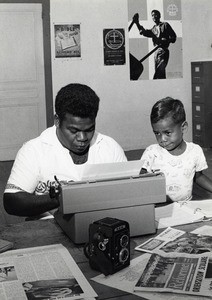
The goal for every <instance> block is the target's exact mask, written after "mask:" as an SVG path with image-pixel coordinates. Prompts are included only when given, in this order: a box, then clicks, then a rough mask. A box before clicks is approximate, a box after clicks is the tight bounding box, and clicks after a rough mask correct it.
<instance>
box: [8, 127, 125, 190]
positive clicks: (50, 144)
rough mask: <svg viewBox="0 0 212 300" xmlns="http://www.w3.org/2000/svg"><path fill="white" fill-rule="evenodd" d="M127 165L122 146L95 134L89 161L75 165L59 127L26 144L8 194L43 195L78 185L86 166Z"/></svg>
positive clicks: (17, 159)
mask: <svg viewBox="0 0 212 300" xmlns="http://www.w3.org/2000/svg"><path fill="white" fill-rule="evenodd" d="M123 161H127V158H126V156H125V154H124V151H123V149H122V148H121V146H120V145H119V144H118V143H117V142H116V141H115V140H114V139H112V138H111V137H109V136H106V135H103V134H101V133H98V132H95V133H94V136H93V139H92V140H91V143H90V148H89V154H88V160H87V162H86V163H84V164H82V165H77V164H74V162H73V160H72V158H71V155H70V153H69V150H68V149H66V148H65V147H63V146H62V144H61V143H60V142H59V140H58V138H57V135H56V127H55V126H53V127H50V128H47V129H46V130H45V131H43V132H42V133H41V135H40V136H39V137H37V138H35V139H32V140H30V141H28V142H26V143H25V144H24V145H23V146H22V148H21V149H20V150H19V151H18V153H17V156H16V159H15V162H14V165H13V168H12V171H11V174H10V177H9V179H8V183H7V186H6V189H5V192H9V193H15V192H19V191H26V192H28V193H35V194H43V193H46V192H47V191H48V190H49V187H50V185H52V184H54V182H55V178H54V176H56V177H57V178H58V180H59V181H60V182H68V181H78V180H80V179H81V178H80V177H81V174H82V171H83V168H84V166H85V165H86V164H97V163H112V162H123Z"/></svg>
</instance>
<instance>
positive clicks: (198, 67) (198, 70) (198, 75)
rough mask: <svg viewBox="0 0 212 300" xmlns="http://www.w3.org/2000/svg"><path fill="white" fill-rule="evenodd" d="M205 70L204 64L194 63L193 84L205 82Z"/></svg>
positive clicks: (192, 68)
mask: <svg viewBox="0 0 212 300" xmlns="http://www.w3.org/2000/svg"><path fill="white" fill-rule="evenodd" d="M203 68H204V67H203V64H202V63H192V65H191V78H192V82H193V83H199V82H203Z"/></svg>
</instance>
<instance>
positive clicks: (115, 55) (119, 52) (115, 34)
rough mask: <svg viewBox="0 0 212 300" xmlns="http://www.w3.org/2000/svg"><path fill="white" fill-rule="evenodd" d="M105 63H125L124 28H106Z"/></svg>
mask: <svg viewBox="0 0 212 300" xmlns="http://www.w3.org/2000/svg"><path fill="white" fill-rule="evenodd" d="M103 42H104V64H105V65H124V64H125V62H126V59H125V35H124V29H123V28H121V29H104V30H103Z"/></svg>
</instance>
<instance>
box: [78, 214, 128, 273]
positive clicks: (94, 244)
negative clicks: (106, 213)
mask: <svg viewBox="0 0 212 300" xmlns="http://www.w3.org/2000/svg"><path fill="white" fill-rule="evenodd" d="M84 253H85V255H86V257H87V258H88V259H89V264H90V267H91V268H92V269H94V270H98V271H100V272H102V273H103V274H104V275H109V274H114V273H115V272H117V271H120V270H122V269H123V268H125V267H127V266H129V264H130V228H129V223H128V222H126V221H123V220H119V219H115V218H109V217H106V218H103V219H101V220H98V221H95V222H94V223H92V224H90V225H89V243H87V244H86V245H85V247H84Z"/></svg>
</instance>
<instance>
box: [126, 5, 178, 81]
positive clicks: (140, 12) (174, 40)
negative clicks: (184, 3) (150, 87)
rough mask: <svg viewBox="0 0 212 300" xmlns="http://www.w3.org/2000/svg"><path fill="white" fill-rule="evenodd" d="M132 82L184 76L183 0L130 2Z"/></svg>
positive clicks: (129, 32) (130, 67) (129, 25)
mask: <svg viewBox="0 0 212 300" xmlns="http://www.w3.org/2000/svg"><path fill="white" fill-rule="evenodd" d="M128 34H129V69H130V70H129V76H130V80H150V79H154V80H155V79H174V78H182V77H183V67H182V66H183V63H182V53H183V52H182V50H183V49H182V17H181V0H128Z"/></svg>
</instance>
